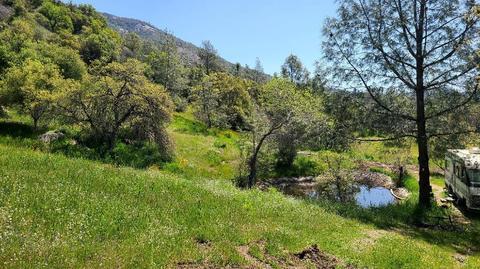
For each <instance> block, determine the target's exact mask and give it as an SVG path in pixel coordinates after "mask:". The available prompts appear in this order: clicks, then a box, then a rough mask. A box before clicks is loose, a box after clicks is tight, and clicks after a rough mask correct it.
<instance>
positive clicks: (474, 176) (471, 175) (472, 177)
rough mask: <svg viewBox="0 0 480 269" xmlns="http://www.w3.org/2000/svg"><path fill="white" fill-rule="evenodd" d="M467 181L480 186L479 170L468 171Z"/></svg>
mask: <svg viewBox="0 0 480 269" xmlns="http://www.w3.org/2000/svg"><path fill="white" fill-rule="evenodd" d="M468 179H469V181H470V183H473V184H474V185H480V170H468Z"/></svg>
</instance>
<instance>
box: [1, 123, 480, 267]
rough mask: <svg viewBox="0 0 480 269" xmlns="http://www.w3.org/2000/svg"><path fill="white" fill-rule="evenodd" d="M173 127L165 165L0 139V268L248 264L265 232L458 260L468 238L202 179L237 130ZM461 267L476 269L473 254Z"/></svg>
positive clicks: (412, 258) (383, 255) (225, 163)
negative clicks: (173, 157) (113, 161)
mask: <svg viewBox="0 0 480 269" xmlns="http://www.w3.org/2000/svg"><path fill="white" fill-rule="evenodd" d="M171 132H172V134H173V135H174V136H175V139H176V141H177V150H178V157H179V158H178V159H179V160H178V161H177V162H176V163H174V164H172V165H169V166H167V168H166V170H167V172H166V171H158V170H156V169H151V170H149V171H140V170H134V169H129V168H115V167H113V166H110V165H105V164H100V163H97V162H92V161H84V160H77V159H68V158H66V157H63V156H59V155H51V154H44V153H40V152H34V151H32V150H30V149H24V148H20V147H18V146H13V145H12V144H9V143H8V141H11V140H0V141H3V142H2V143H0V168H1V169H0V267H36V268H38V267H46V268H53V267H100V266H106V267H133V266H137V267H157V266H174V265H175V264H176V263H178V262H185V261H194V262H195V261H196V262H202V261H209V262H210V263H213V264H215V265H216V266H222V265H226V264H246V263H247V262H246V261H245V260H244V259H243V258H242V257H241V256H240V255H239V253H238V251H237V249H236V248H237V247H238V246H241V245H246V244H251V243H253V242H258V241H260V240H263V241H265V242H266V244H267V250H268V252H269V253H271V254H273V255H275V256H283V255H286V253H292V252H298V251H300V250H302V249H304V248H306V247H308V246H309V245H311V244H318V245H319V247H320V248H321V249H323V250H325V251H327V252H329V253H331V254H334V255H336V256H338V257H340V258H342V259H344V260H346V261H348V262H351V263H354V264H357V265H359V266H369V267H377V268H400V267H404V268H456V267H460V265H461V264H460V263H459V262H457V261H456V260H455V259H454V257H453V256H454V254H455V253H456V252H457V251H459V250H464V249H467V248H470V247H471V245H472V243H471V242H470V241H468V240H466V239H465V238H462V237H461V236H457V235H456V234H455V233H446V232H423V231H416V230H415V231H411V230H409V229H408V228H407V229H402V228H398V227H397V228H395V229H394V230H389V231H387V230H380V229H379V228H378V223H376V222H375V221H370V220H369V219H362V218H357V217H353V216H351V217H348V218H347V217H341V216H339V215H338V214H336V213H335V212H336V211H334V210H330V208H328V207H326V206H322V205H316V204H312V203H308V202H306V201H299V200H294V199H292V198H287V197H284V196H283V195H281V194H279V193H277V192H274V191H271V192H266V193H262V192H259V191H241V190H238V189H236V188H235V187H233V186H232V185H231V183H230V182H229V181H226V180H210V179H207V178H215V179H216V178H217V177H220V178H225V179H227V178H229V177H230V176H231V175H233V173H234V164H235V163H236V161H237V158H236V156H237V155H236V154H237V153H236V151H235V150H233V149H232V147H233V145H234V143H235V137H232V135H233V136H234V135H235V134H231V133H228V132H227V133H225V132H210V131H208V130H205V129H204V128H203V127H202V126H201V125H197V124H194V122H192V121H191V118H189V116H188V115H177V117H176V120H175V122H174V124H173V125H172V127H171ZM199 133H200V134H201V135H200V134H199ZM5 141H6V142H7V143H5ZM224 144H226V146H224ZM211 151H213V152H214V153H212V152H211ZM219 156H220V159H219ZM168 171H170V172H168ZM173 172H175V173H173ZM197 172H198V175H196V173H197ZM410 184H412V183H410ZM414 187H415V186H413V187H412V188H414ZM379 213H381V211H379ZM374 214H375V212H373V214H372V215H374ZM374 223H375V224H376V226H375V225H374ZM469 235H471V233H469ZM197 239H199V240H201V241H202V240H203V241H205V240H208V241H210V242H211V247H210V248H205V247H201V246H199V245H198V244H197V243H196V240H197ZM472 239H473V241H476V240H475V239H474V238H472ZM464 265H465V267H467V268H478V267H479V266H480V257H479V256H478V255H477V256H471V257H469V258H468V259H467V261H466V263H465V264H464Z"/></svg>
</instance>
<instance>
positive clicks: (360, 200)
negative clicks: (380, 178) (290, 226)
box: [279, 184, 397, 208]
mask: <svg viewBox="0 0 480 269" xmlns="http://www.w3.org/2000/svg"><path fill="white" fill-rule="evenodd" d="M279 187H280V190H281V191H282V192H284V193H285V194H288V195H293V196H296V197H304V198H309V199H318V200H320V199H331V200H332V199H333V200H336V201H339V202H355V203H356V204H357V205H359V206H361V207H363V208H370V207H382V206H387V205H390V204H394V203H396V202H397V200H396V199H395V197H394V196H393V195H392V193H391V191H390V190H389V189H387V188H384V187H369V186H367V185H358V184H354V185H353V186H351V189H349V191H348V192H344V193H342V195H341V197H340V195H339V194H338V193H337V191H335V188H334V187H332V188H329V191H325V188H319V187H318V186H302V185H295V184H290V185H283V186H279Z"/></svg>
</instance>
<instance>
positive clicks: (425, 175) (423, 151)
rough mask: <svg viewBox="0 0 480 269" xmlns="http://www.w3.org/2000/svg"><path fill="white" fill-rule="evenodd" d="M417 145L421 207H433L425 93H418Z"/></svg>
mask: <svg viewBox="0 0 480 269" xmlns="http://www.w3.org/2000/svg"><path fill="white" fill-rule="evenodd" d="M417 113H418V120H417V129H418V136H417V144H418V166H419V170H420V171H419V179H420V181H419V185H420V193H419V195H420V197H419V203H420V206H423V207H430V206H431V193H432V187H431V186H430V168H429V163H428V161H429V157H428V138H427V131H426V121H425V104H424V92H423V91H418V92H417Z"/></svg>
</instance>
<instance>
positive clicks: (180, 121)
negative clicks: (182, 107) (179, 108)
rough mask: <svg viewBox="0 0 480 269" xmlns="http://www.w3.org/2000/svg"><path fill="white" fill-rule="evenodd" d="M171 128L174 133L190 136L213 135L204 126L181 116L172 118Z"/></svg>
mask: <svg viewBox="0 0 480 269" xmlns="http://www.w3.org/2000/svg"><path fill="white" fill-rule="evenodd" d="M172 126H173V128H174V129H175V131H177V132H179V133H184V134H190V135H213V134H215V132H214V131H212V130H211V129H209V128H208V127H207V126H206V125H205V124H203V123H201V122H198V121H195V120H191V119H188V118H186V117H184V116H181V115H175V116H174V123H173V125H172Z"/></svg>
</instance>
